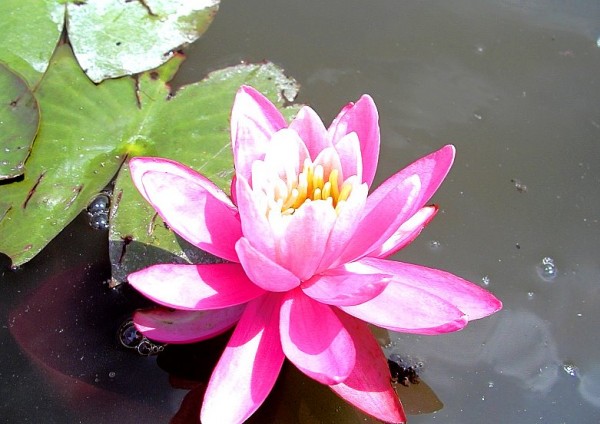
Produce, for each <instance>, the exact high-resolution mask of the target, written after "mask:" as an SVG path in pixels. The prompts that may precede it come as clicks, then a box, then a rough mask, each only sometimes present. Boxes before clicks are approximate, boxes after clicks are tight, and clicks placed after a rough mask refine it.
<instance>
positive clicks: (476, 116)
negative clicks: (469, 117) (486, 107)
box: [473, 113, 483, 121]
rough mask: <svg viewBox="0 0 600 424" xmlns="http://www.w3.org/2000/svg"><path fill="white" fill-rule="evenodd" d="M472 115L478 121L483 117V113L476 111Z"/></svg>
mask: <svg viewBox="0 0 600 424" xmlns="http://www.w3.org/2000/svg"><path fill="white" fill-rule="evenodd" d="M473 116H474V117H475V119H477V120H478V121H481V120H482V119H483V115H480V114H478V113H474V114H473Z"/></svg>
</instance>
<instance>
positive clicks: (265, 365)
mask: <svg viewBox="0 0 600 424" xmlns="http://www.w3.org/2000/svg"><path fill="white" fill-rule="evenodd" d="M280 305H281V295H279V294H267V295H265V296H262V297H260V298H258V299H256V300H253V301H252V302H250V303H249V304H248V305H247V306H246V310H245V311H244V314H243V315H242V318H241V319H240V321H239V323H238V325H237V327H236V329H235V331H234V332H233V335H232V336H231V339H230V340H229V343H228V344H227V347H226V348H225V351H224V352H223V355H222V356H221V359H220V360H219V362H218V363H217V366H216V367H215V369H214V371H213V374H212V377H211V378H210V381H209V383H208V387H207V389H206V394H205V395H204V403H203V405H202V411H201V415H200V418H201V421H202V423H203V424H222V423H241V422H243V421H245V420H246V419H247V418H248V417H249V416H250V415H252V414H253V413H254V412H255V411H256V410H257V409H258V407H259V406H260V405H261V404H262V403H263V401H264V400H265V398H266V397H267V395H268V394H269V392H270V391H271V389H272V388H273V385H274V384H275V381H276V380H277V376H278V375H279V371H280V370H281V366H282V365H283V360H284V358H285V356H284V354H283V351H282V348H281V342H280V338H279V328H278V324H279V308H280Z"/></svg>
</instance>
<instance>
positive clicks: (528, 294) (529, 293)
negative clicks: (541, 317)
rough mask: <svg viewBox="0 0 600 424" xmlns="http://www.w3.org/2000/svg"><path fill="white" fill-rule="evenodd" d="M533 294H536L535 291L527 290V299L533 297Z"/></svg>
mask: <svg viewBox="0 0 600 424" xmlns="http://www.w3.org/2000/svg"><path fill="white" fill-rule="evenodd" d="M533 296H535V293H533V292H527V299H533Z"/></svg>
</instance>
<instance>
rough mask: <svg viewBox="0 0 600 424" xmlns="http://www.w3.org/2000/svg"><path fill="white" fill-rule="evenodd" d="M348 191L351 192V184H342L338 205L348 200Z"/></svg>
mask: <svg viewBox="0 0 600 424" xmlns="http://www.w3.org/2000/svg"><path fill="white" fill-rule="evenodd" d="M350 191H352V184H349V183H348V182H344V184H342V190H341V191H340V195H339V196H338V203H339V202H342V201H345V200H346V199H348V196H350Z"/></svg>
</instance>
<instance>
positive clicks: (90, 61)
mask: <svg viewBox="0 0 600 424" xmlns="http://www.w3.org/2000/svg"><path fill="white" fill-rule="evenodd" d="M218 7H219V0H143V1H142V0H140V1H127V0H104V1H83V2H72V3H70V4H68V6H67V16H68V18H67V30H68V34H69V41H70V42H71V45H72V46H73V51H74V52H75V56H77V60H78V61H79V64H80V65H81V67H82V68H83V69H84V70H85V72H86V73H87V75H88V77H89V78H91V79H92V80H93V81H95V82H100V81H102V80H104V79H106V78H114V77H119V76H123V75H131V74H136V73H139V72H142V71H145V70H148V69H152V68H156V67H158V66H160V65H161V64H163V63H165V62H166V61H167V60H168V59H169V58H170V57H171V56H172V55H173V50H175V49H177V48H179V47H180V46H182V45H184V44H187V43H191V42H193V41H195V40H196V39H197V38H198V37H200V35H202V34H203V33H204V32H205V31H206V29H207V28H208V26H209V25H210V23H211V22H212V20H213V17H214V15H215V14H216V13H217V10H218Z"/></svg>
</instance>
